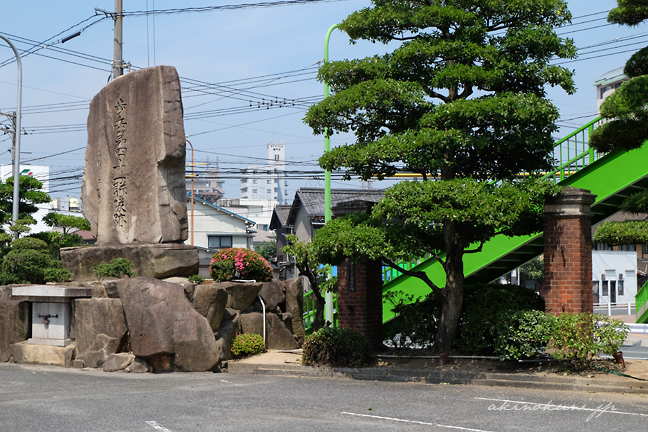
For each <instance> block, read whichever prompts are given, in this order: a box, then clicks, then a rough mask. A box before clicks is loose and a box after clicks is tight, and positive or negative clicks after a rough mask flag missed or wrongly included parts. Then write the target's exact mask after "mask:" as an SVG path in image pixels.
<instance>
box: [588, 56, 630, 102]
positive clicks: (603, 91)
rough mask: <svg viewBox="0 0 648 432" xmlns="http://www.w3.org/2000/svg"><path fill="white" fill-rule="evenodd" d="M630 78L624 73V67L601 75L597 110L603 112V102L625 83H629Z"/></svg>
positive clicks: (597, 95)
mask: <svg viewBox="0 0 648 432" xmlns="http://www.w3.org/2000/svg"><path fill="white" fill-rule="evenodd" d="M628 79H629V78H628V77H627V76H626V75H625V74H624V73H623V67H620V68H617V69H614V70H611V71H609V72H606V73H604V74H603V75H601V76H600V77H599V78H598V79H597V80H596V81H594V86H595V87H596V109H597V111H598V112H599V113H600V112H601V104H602V103H603V101H604V100H605V99H606V98H607V97H608V96H610V95H611V94H612V93H614V90H616V89H618V88H619V87H620V86H621V84H623V82H624V81H628Z"/></svg>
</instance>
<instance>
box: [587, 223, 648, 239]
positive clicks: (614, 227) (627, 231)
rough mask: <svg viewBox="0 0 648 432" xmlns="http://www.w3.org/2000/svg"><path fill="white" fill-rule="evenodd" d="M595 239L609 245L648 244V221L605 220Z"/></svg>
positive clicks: (595, 234)
mask: <svg viewBox="0 0 648 432" xmlns="http://www.w3.org/2000/svg"><path fill="white" fill-rule="evenodd" d="M593 240H594V241H595V242H599V243H607V244H609V245H626V244H648V221H625V222H605V223H604V224H603V225H601V226H600V227H599V228H598V229H597V230H596V233H594V238H593Z"/></svg>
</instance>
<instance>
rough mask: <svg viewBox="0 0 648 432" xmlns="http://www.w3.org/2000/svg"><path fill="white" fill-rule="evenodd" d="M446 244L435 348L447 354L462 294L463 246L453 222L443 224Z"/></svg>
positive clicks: (456, 325)
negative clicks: (439, 318)
mask: <svg viewBox="0 0 648 432" xmlns="http://www.w3.org/2000/svg"><path fill="white" fill-rule="evenodd" d="M443 230H444V237H445V244H446V264H445V272H446V285H445V288H443V297H442V303H441V320H440V322H439V333H438V334H437V338H436V342H435V348H436V350H437V351H438V352H440V353H441V352H444V353H449V352H450V351H451V350H452V343H453V342H454V339H455V336H456V335H457V329H458V328H459V319H460V318H461V309H462V306H463V294H464V273H463V254H464V250H463V246H462V245H461V244H460V242H459V240H458V238H457V234H456V226H455V223H454V222H449V223H445V224H444V228H443Z"/></svg>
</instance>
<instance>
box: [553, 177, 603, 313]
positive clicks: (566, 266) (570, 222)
mask: <svg viewBox="0 0 648 432" xmlns="http://www.w3.org/2000/svg"><path fill="white" fill-rule="evenodd" d="M595 198H596V195H592V194H591V193H590V191H588V190H584V189H577V188H573V187H570V186H567V187H565V188H564V189H563V191H562V192H561V193H560V194H559V195H558V196H556V197H554V198H551V199H550V200H548V201H547V203H546V204H545V209H544V266H545V290H546V292H545V294H544V298H545V302H546V305H545V309H546V311H547V312H548V313H551V314H553V315H560V314H562V313H563V312H572V313H580V312H592V311H593V303H592V232H591V226H592V225H591V219H592V214H591V212H590V205H591V204H592V203H593V202H594V199H595Z"/></svg>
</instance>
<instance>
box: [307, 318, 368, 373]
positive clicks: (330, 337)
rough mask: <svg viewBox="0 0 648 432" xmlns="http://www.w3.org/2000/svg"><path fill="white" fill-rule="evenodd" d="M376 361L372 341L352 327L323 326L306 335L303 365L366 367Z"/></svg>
mask: <svg viewBox="0 0 648 432" xmlns="http://www.w3.org/2000/svg"><path fill="white" fill-rule="evenodd" d="M374 361H375V355H374V353H373V348H372V347H371V342H370V341H369V339H367V337H366V336H364V335H361V334H360V333H357V332H355V331H353V330H351V329H341V328H333V327H325V328H321V329H319V330H318V331H316V332H315V333H313V334H312V335H310V336H307V337H306V340H305V341H304V347H303V352H302V360H301V363H302V365H305V366H316V365H328V366H346V367H364V366H368V365H370V364H372V363H373V362H374Z"/></svg>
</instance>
